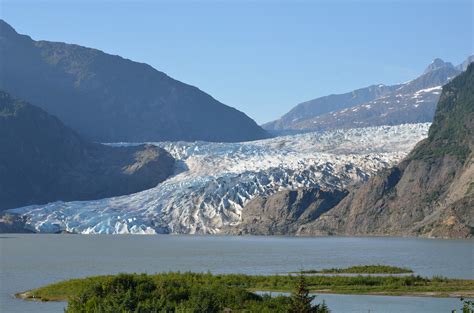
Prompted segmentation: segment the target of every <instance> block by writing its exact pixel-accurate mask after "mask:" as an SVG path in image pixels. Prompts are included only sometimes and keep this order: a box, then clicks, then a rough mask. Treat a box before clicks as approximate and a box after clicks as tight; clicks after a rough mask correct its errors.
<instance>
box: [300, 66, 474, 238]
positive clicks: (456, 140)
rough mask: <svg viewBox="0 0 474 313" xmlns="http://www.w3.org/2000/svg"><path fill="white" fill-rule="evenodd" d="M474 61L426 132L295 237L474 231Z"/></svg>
mask: <svg viewBox="0 0 474 313" xmlns="http://www.w3.org/2000/svg"><path fill="white" fill-rule="evenodd" d="M473 130H474V65H471V66H469V67H468V69H467V71H466V72H465V73H463V74H462V75H460V76H458V77H457V78H455V79H454V80H453V81H452V82H451V83H449V84H447V85H446V86H444V87H443V92H442V95H441V98H440V101H439V103H438V106H437V110H436V115H435V119H434V122H433V125H432V126H431V128H430V132H429V136H428V138H427V139H426V140H423V141H422V142H420V143H419V144H418V145H417V147H416V148H415V149H414V150H413V151H412V152H411V153H410V155H409V156H408V157H407V158H406V159H405V160H404V161H403V162H402V163H401V164H400V165H399V166H397V167H394V168H392V169H390V170H389V171H387V172H385V173H382V174H380V175H378V176H375V177H373V178H371V179H370V180H369V181H368V182H367V183H366V184H363V185H362V186H360V187H358V188H356V189H354V190H352V191H351V192H350V193H349V195H348V196H347V197H345V198H344V199H343V200H342V201H341V202H340V203H339V204H338V205H337V206H335V207H334V208H332V209H331V210H329V211H328V212H327V213H325V214H323V215H321V216H320V217H319V218H318V219H315V220H314V221H312V222H310V223H307V224H306V225H303V226H301V227H300V229H299V230H298V232H297V233H298V234H299V235H326V234H340V235H400V236H427V237H446V238H465V237H472V236H473V235H474V160H473V151H474V149H473V148H474V131H473Z"/></svg>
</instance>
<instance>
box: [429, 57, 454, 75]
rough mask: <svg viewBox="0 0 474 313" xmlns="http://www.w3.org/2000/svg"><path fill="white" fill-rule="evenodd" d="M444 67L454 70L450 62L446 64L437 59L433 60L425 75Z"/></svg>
mask: <svg viewBox="0 0 474 313" xmlns="http://www.w3.org/2000/svg"><path fill="white" fill-rule="evenodd" d="M443 67H449V68H454V66H453V64H451V63H450V62H444V61H443V60H442V59H440V58H436V59H434V60H433V62H431V63H430V65H428V66H427V67H426V69H425V71H424V72H423V74H426V73H429V72H432V71H435V70H437V69H440V68H443Z"/></svg>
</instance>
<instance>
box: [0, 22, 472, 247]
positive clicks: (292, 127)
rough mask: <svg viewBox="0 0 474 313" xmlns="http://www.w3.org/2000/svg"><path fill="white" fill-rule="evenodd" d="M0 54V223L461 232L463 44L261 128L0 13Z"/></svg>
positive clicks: (466, 173)
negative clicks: (394, 78) (402, 77)
mask: <svg viewBox="0 0 474 313" xmlns="http://www.w3.org/2000/svg"><path fill="white" fill-rule="evenodd" d="M0 56H1V58H2V59H1V60H2V64H1V65H2V68H1V77H0V131H1V133H2V137H1V138H0V211H1V210H4V209H8V210H7V212H8V213H9V214H13V215H12V216H13V217H12V218H7V219H6V220H4V222H2V219H0V232H2V231H11V230H12V229H14V230H18V229H23V227H26V229H27V230H28V231H35V232H61V231H68V232H76V233H134V234H138V233H150V234H152V233H190V234H198V233H199V234H217V233H231V234H281V235H287V234H293V235H332V234H336V235H413V236H420V235H421V236H435V237H463V238H464V237H471V236H472V235H473V231H472V229H473V227H474V226H473V218H472V213H473V212H472V208H473V206H474V203H473V195H472V194H473V190H474V189H473V188H474V187H473V186H472V181H474V172H473V167H472V164H473V162H472V147H473V144H472V138H473V134H472V130H473V126H474V124H473V119H474V117H473V107H474V105H473V103H474V102H473V101H474V96H473V95H472V88H471V87H472V86H473V85H474V84H473V80H472V76H473V66H472V65H471V66H469V65H468V64H469V63H470V62H471V61H473V59H474V58H473V57H472V56H471V57H469V58H468V59H467V60H466V61H465V62H463V63H462V64H460V65H458V66H453V65H452V64H451V63H448V62H444V61H442V60H440V59H436V60H434V61H433V62H432V63H431V64H430V65H429V66H428V67H427V68H426V70H425V71H424V73H423V74H422V75H420V76H419V77H417V78H416V79H414V80H411V81H409V82H406V83H403V84H397V85H393V86H385V85H381V84H379V85H373V86H369V87H366V88H361V89H358V90H355V91H353V92H349V93H345V94H341V95H330V96H327V97H321V98H318V99H315V100H311V101H308V102H306V103H302V104H300V105H298V106H296V107H295V108H294V109H293V110H291V111H290V112H289V113H288V114H286V115H285V116H284V117H282V118H281V119H280V120H278V121H274V122H272V123H269V124H267V125H265V127H266V128H267V129H269V130H270V131H272V132H287V131H289V132H301V133H303V134H293V135H290V136H279V137H275V138H266V137H267V136H268V133H267V132H266V131H265V130H263V129H262V128H260V127H259V126H258V125H257V124H255V122H254V121H252V120H251V119H250V118H248V117H247V116H246V115H245V114H243V113H242V112H239V111H237V110H235V109H233V108H230V107H228V106H225V105H224V104H222V103H220V102H218V101H216V100H215V99H213V98H212V97H211V96H209V95H207V94H205V93H204V92H202V91H200V90H199V89H197V88H195V87H192V86H189V85H186V84H183V83H181V82H179V81H176V80H173V79H172V78H170V77H168V76H166V75H165V74H163V73H161V72H159V71H157V70H155V69H153V68H151V67H150V66H148V65H146V64H141V63H136V62H132V61H130V60H126V59H123V58H121V57H119V56H112V55H108V54H105V53H103V52H101V51H98V50H94V49H90V48H84V47H80V46H77V45H70V44H65V43H54V42H47V41H34V40H32V39H31V38H30V37H28V36H25V35H19V34H17V33H16V32H15V31H14V29H13V28H11V27H10V26H9V25H8V24H7V23H5V22H4V21H1V20H0ZM464 70H466V72H464V73H463V71H464ZM445 84H447V85H445ZM443 85H444V86H445V87H443ZM2 88H4V89H5V91H3V90H2ZM10 93H11V95H10ZM23 99H26V100H27V101H24V100H23ZM438 100H439V105H438V108H437V110H436V104H437V103H438ZM28 102H31V103H32V104H29V103H28ZM36 105H37V106H39V107H41V108H39V107H36ZM435 110H436V115H435ZM56 116H57V117H56ZM433 116H435V119H434V123H433V125H432V127H431V129H430V133H429V136H428V128H429V127H430V123H431V122H432V121H433ZM63 123H64V124H63ZM427 136H428V139H427V140H425V141H423V142H422V143H420V144H418V146H417V147H416V148H415V150H413V152H412V153H411V154H410V155H409V156H408V157H407V158H406V159H405V160H404V161H402V160H403V158H404V157H406V156H407V154H408V153H409V151H410V150H411V149H412V148H413V147H414V146H415V145H416V144H417V143H418V142H419V141H420V140H422V139H425V138H426V137H427ZM262 138H263V139H262ZM257 139H258V140H257ZM250 140H252V141H250ZM94 141H95V142H110V143H109V144H108V145H103V144H99V143H95V142H94ZM215 141H217V142H215ZM140 142H147V143H148V144H146V145H140V144H139V143H140ZM400 161H402V162H401V163H400ZM364 182H365V184H363V183H364ZM77 200H82V201H77ZM5 221H6V222H5ZM5 225H6V226H5ZM4 226H5V227H6V228H3V227H4ZM5 229H7V230H5Z"/></svg>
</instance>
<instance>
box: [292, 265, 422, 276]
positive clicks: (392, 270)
mask: <svg viewBox="0 0 474 313" xmlns="http://www.w3.org/2000/svg"><path fill="white" fill-rule="evenodd" d="M298 273H302V274H409V273H413V271H412V270H411V269H409V268H403V267H397V266H390V265H379V264H378V265H356V266H351V267H347V268H325V269H322V270H303V271H299V272H298Z"/></svg>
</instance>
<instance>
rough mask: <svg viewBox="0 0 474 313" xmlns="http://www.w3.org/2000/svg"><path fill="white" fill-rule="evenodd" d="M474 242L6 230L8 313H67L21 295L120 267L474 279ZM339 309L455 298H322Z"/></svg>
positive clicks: (419, 306) (0, 279)
mask: <svg viewBox="0 0 474 313" xmlns="http://www.w3.org/2000/svg"><path fill="white" fill-rule="evenodd" d="M473 255H474V241H473V240H434V239H419V238H382V237H374V238H366V237H364V238H362V237H321V238H320V237H318V238H298V237H251V236H249V237H230V236H229V237H228V236H181V235H180V236H174V235H156V236H126V235H89V236H87V235H46V234H44V235H41V234H21V235H18V234H2V235H0V311H1V312H6V313H17V312H18V313H20V312H21V313H24V312H34V313H42V312H48V313H49V312H53V313H54V312H58V313H59V312H63V308H64V307H65V304H64V303H51V302H49V303H36V302H28V301H22V300H18V299H15V298H14V297H13V295H14V294H15V293H16V292H20V291H25V290H28V289H32V288H36V287H40V286H42V285H45V284H49V283H52V282H56V281H59V280H64V279H69V278H76V277H85V276H90V275H100V274H114V273H119V272H146V273H156V272H163V271H196V272H205V271H211V272H212V273H247V274H278V273H286V272H291V271H296V270H299V269H314V268H327V267H347V266H351V265H358V264H387V265H394V266H402V267H409V268H411V269H413V270H414V271H415V273H416V274H420V275H422V276H434V275H442V276H446V277H450V278H470V279H474V266H473V262H474V261H473ZM322 299H324V300H325V301H326V303H327V304H328V305H329V307H330V308H331V309H332V312H336V313H337V312H364V313H367V312H369V311H370V312H372V313H374V312H381V313H392V312H393V313H395V312H397V313H400V312H448V313H449V312H451V309H453V308H456V307H457V308H458V307H459V306H460V305H459V304H460V301H459V300H458V299H449V298H422V297H386V296H351V295H318V297H317V300H318V301H321V300H322Z"/></svg>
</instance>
